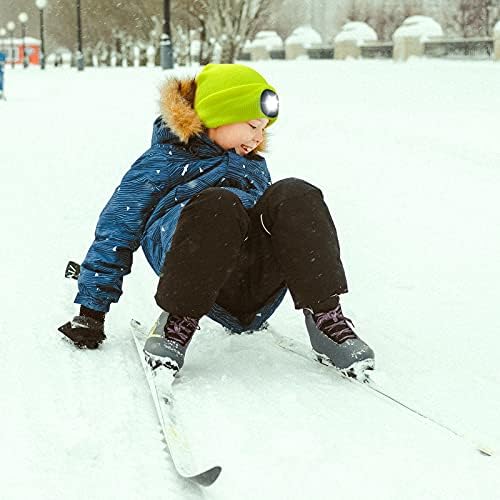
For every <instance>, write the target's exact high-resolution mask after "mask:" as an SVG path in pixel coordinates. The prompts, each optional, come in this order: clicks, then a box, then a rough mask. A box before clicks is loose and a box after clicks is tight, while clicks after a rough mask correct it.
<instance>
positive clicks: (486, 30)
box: [445, 0, 500, 37]
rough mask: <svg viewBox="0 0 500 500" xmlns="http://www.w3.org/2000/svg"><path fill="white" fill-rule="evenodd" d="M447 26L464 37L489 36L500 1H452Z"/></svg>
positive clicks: (446, 21)
mask: <svg viewBox="0 0 500 500" xmlns="http://www.w3.org/2000/svg"><path fill="white" fill-rule="evenodd" d="M448 5H449V9H448V12H449V13H448V16H447V17H446V20H445V24H446V26H447V28H448V29H449V30H450V31H452V32H453V33H455V34H457V35H460V36H463V37H473V36H488V35H491V32H492V28H493V25H494V22H495V18H496V15H498V12H499V7H500V2H499V1H498V0H450V1H449V2H448Z"/></svg>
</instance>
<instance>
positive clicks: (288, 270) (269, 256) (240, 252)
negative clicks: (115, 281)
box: [155, 178, 347, 324]
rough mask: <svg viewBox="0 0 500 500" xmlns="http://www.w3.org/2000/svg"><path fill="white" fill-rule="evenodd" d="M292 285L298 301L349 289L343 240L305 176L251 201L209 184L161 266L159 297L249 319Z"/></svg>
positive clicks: (185, 310)
mask: <svg viewBox="0 0 500 500" xmlns="http://www.w3.org/2000/svg"><path fill="white" fill-rule="evenodd" d="M283 287H287V288H288V289H289V290H290V293H291V295H292V298H293V300H294V303H295V307H296V308H297V309H302V308H306V307H308V308H311V309H313V310H314V311H315V312H319V311H326V310H329V309H331V308H333V307H335V306H336V304H337V301H338V299H337V297H336V295H339V294H342V293H346V292H347V283H346V277H345V273H344V268H343V266H342V262H341V260H340V250H339V242H338V238H337V231H336V229H335V226H334V223H333V220H332V217H331V215H330V212H329V210H328V207H327V206H326V204H325V202H324V201H323V195H322V193H321V191H320V190H319V189H318V188H316V187H314V186H313V185H311V184H309V183H307V182H305V181H302V180H300V179H295V178H290V179H285V180H281V181H279V182H276V183H274V184H272V185H271V186H269V188H268V189H267V190H266V191H265V193H264V194H263V196H262V197H261V198H260V199H259V201H258V202H257V204H256V205H255V206H254V207H252V208H250V209H245V208H244V207H243V205H242V203H241V201H240V200H239V198H238V197H237V196H236V195H235V194H234V193H232V192H231V191H229V190H227V189H224V188H207V189H206V190H204V191H203V192H201V193H200V194H198V195H196V196H195V197H193V198H192V199H191V200H190V202H189V203H188V204H187V205H186V207H185V208H184V209H183V211H182V214H181V216H180V218H179V222H178V225H177V228H176V231H175V234H174V237H173V240H172V245H171V248H170V250H169V252H168V253H167V255H166V259H165V264H164V266H163V269H162V272H161V274H160V280H159V284H158V290H157V293H156V295H155V299H156V302H157V304H158V305H159V306H160V307H161V308H162V309H163V310H165V311H168V312H170V313H172V314H178V315H182V316H190V317H194V318H201V317H202V316H203V315H205V314H206V313H208V311H209V310H210V309H211V308H212V306H213V305H214V304H215V303H217V304H218V305H219V306H221V307H223V308H224V309H225V310H226V311H228V312H229V313H230V314H232V315H233V316H235V317H236V318H238V319H239V320H240V321H241V322H242V323H243V324H249V323H250V322H251V320H252V318H253V317H255V313H256V312H257V311H258V310H259V309H260V308H261V307H263V306H264V305H266V304H267V303H268V302H269V301H272V299H273V297H274V296H275V295H276V294H277V292H278V291H279V290H280V289H281V288H283Z"/></svg>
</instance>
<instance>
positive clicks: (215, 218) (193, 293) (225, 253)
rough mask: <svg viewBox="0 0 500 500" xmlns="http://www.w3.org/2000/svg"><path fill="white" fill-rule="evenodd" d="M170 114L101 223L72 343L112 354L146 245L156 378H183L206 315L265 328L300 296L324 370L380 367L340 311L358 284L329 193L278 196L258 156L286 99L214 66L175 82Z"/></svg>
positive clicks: (247, 73) (233, 326)
mask: <svg viewBox="0 0 500 500" xmlns="http://www.w3.org/2000/svg"><path fill="white" fill-rule="evenodd" d="M160 106H161V116H160V117H158V118H157V119H156V121H155V122H154V126H153V138H152V144H151V147H150V148H149V149H148V151H146V153H144V154H143V155H142V156H141V157H140V158H139V159H138V160H137V161H136V162H135V163H134V164H133V165H132V167H131V168H130V170H129V171H128V172H127V173H126V174H125V176H124V178H123V180H122V181H121V184H120V186H119V187H118V188H117V189H116V191H115V192H114V194H113V196H112V197H111V199H110V200H109V202H108V204H107V205H106V206H105V208H104V210H103V212H102V213H101V215H100V218H99V221H98V224H97V229H96V233H95V241H94V242H93V244H92V246H91V247H90V250H89V251H88V253H87V256H86V258H85V260H84V262H83V264H82V266H81V274H80V277H79V280H78V287H79V293H78V295H77V296H76V299H75V303H77V304H80V305H81V308H80V314H79V315H78V316H75V317H74V318H73V320H72V321H71V322H69V323H66V324H65V325H63V326H62V327H61V331H62V332H63V333H64V334H65V335H66V336H67V337H69V338H70V339H71V340H72V341H73V342H74V343H75V344H76V345H77V346H78V347H87V348H90V349H94V348H96V347H98V346H99V344H101V342H102V341H103V340H104V339H105V338H106V337H105V335H104V317H105V313H106V312H107V311H108V310H109V306H110V304H111V302H117V301H118V299H119V297H120V295H121V293H122V292H121V289H122V279H123V276H124V275H126V274H128V273H129V272H130V270H131V265H132V254H133V252H134V251H135V250H137V249H138V248H139V246H142V249H143V251H144V253H145V255H146V258H147V259H148V261H149V263H150V265H151V266H152V267H153V269H154V270H155V272H156V273H157V275H158V276H159V283H158V289H157V293H156V295H155V299H156V302H157V304H158V305H159V306H160V307H161V308H162V309H163V311H165V313H163V314H162V315H161V316H160V318H159V320H158V321H157V323H156V326H155V330H154V332H153V333H152V335H151V336H150V337H149V338H148V340H147V341H146V343H145V346H144V352H145V355H146V359H147V360H148V362H149V363H150V364H151V365H152V366H158V365H163V366H166V367H168V368H171V369H172V370H174V372H175V373H176V372H177V371H178V370H179V369H181V368H182V365H183V363H184V356H185V353H186V349H187V347H188V345H189V342H190V341H191V339H192V337H193V335H194V333H195V331H196V330H197V328H198V322H199V320H200V318H201V317H202V316H204V315H208V316H209V317H210V318H212V319H213V320H215V321H217V322H218V323H220V324H221V325H223V326H225V327H227V328H229V329H230V330H232V331H234V332H243V331H251V330H257V329H259V328H261V327H262V326H263V324H264V322H265V321H266V320H267V319H268V318H269V317H270V316H271V315H272V314H273V312H274V311H275V309H276V308H277V307H278V305H279V304H280V302H281V301H282V299H283V297H284V295H285V292H286V290H287V289H288V290H290V292H291V294H292V297H293V300H294V303H295V307H296V308H297V309H303V310H304V314H305V317H306V327H307V330H308V333H309V336H310V340H311V344H312V346H313V348H314V350H315V351H316V352H317V353H318V354H319V355H320V356H321V357H322V358H323V359H324V360H326V361H328V362H330V363H332V364H333V365H334V366H336V367H337V368H339V369H342V370H351V369H353V368H355V367H356V368H359V366H360V365H362V367H363V368H372V367H373V363H374V354H373V351H372V349H371V348H370V347H369V346H368V345H367V344H366V343H365V342H363V341H362V340H361V339H359V337H358V336H357V335H356V333H355V332H354V330H353V325H352V323H351V322H350V321H349V320H348V319H347V318H345V317H344V315H343V313H342V309H341V307H340V303H339V297H338V296H339V295H340V294H343V293H346V292H347V283H346V277H345V274H344V269H343V266H342V262H341V260H340V251H339V243H338V239H337V233H336V229H335V226H334V224H333V221H332V218H331V216H330V213H329V211H328V208H327V206H326V205H325V203H324V201H323V196H322V193H321V191H320V190H319V189H317V188H316V187H314V186H312V185H311V184H308V183H307V182H304V181H302V180H300V179H294V178H290V179H285V180H281V181H279V182H276V183H274V184H272V183H271V178H270V175H269V172H268V170H267V166H266V162H265V160H264V158H263V157H262V156H260V155H259V154H258V153H259V152H260V151H262V150H263V149H264V146H265V133H266V128H267V127H269V126H271V125H272V124H273V123H274V122H275V121H276V119H277V117H278V97H277V94H276V91H275V89H274V87H272V86H271V85H269V83H267V82H266V80H265V79H264V78H263V77H262V76H261V75H260V74H259V73H258V72H257V71H255V70H254V69H251V68H249V67H246V66H243V65H239V64H209V65H207V66H205V67H204V68H203V70H202V71H201V72H200V73H199V74H198V75H197V77H196V78H195V79H194V80H177V79H170V80H168V81H167V82H166V83H165V84H164V85H163V87H162V89H161V99H160Z"/></svg>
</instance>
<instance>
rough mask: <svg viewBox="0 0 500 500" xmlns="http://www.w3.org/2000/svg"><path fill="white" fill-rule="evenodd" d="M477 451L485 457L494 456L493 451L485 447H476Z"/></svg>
mask: <svg viewBox="0 0 500 500" xmlns="http://www.w3.org/2000/svg"><path fill="white" fill-rule="evenodd" d="M477 451H478V452H479V453H481V455H484V456H485V457H492V456H493V455H494V452H493V450H492V449H491V448H487V447H486V446H478V448H477Z"/></svg>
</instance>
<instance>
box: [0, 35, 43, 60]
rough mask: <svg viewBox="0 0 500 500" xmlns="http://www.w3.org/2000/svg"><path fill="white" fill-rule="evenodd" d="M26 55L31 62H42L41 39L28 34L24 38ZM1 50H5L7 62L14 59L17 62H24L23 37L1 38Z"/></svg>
mask: <svg viewBox="0 0 500 500" xmlns="http://www.w3.org/2000/svg"><path fill="white" fill-rule="evenodd" d="M24 43H25V45H24V47H25V50H26V55H27V56H28V57H29V63H30V64H40V45H41V44H40V40H38V39H37V38H32V37H30V36H27V37H26V38H25V39H24ZM0 52H3V53H4V54H5V55H6V57H7V59H6V63H8V64H11V63H12V60H13V59H14V63H15V64H20V65H22V64H23V59H24V52H23V39H22V38H13V39H11V38H9V37H6V38H2V39H1V40H0Z"/></svg>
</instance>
